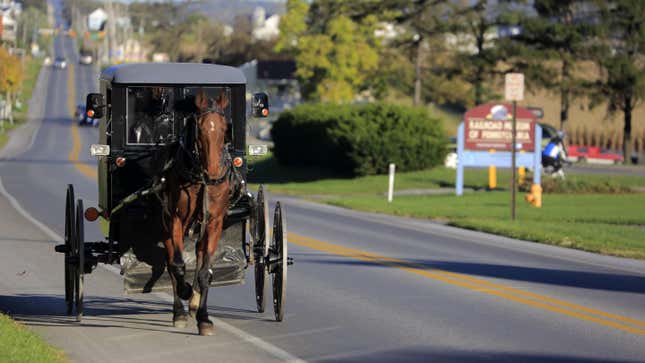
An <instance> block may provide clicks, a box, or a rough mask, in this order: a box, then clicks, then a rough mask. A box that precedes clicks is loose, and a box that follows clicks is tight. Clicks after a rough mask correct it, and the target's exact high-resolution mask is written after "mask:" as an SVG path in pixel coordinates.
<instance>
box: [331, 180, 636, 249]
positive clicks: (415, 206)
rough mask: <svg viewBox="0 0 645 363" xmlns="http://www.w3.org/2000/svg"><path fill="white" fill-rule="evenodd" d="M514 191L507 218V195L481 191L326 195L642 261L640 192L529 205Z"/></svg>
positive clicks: (348, 204) (351, 204) (547, 198)
mask: <svg viewBox="0 0 645 363" xmlns="http://www.w3.org/2000/svg"><path fill="white" fill-rule="evenodd" d="M522 197H523V194H519V195H518V201H517V219H516V220H515V221H512V220H511V219H510V193H504V192H480V193H470V194H465V195H463V196H461V197H457V196H454V195H436V196H405V197H396V198H395V199H394V201H393V202H392V203H387V201H386V200H385V198H383V197H377V196H362V197H343V198H330V199H325V200H324V202H326V203H329V204H333V205H337V206H341V207H345V208H352V209H358V210H363V211H368V212H377V213H386V214H394V215H401V216H410V217H417V218H430V219H435V220H441V221H446V222H447V223H448V224H451V225H454V226H459V227H464V228H469V229H475V230H479V231H486V232H491V233H496V234H501V235H506V236H510V237H514V238H520V239H524V240H530V241H536V242H543V243H548V244H554V245H559V246H564V247H572V248H577V249H581V250H585V251H590V252H598V253H602V254H609V255H614V256H623V257H632V258H640V259H645V194H610V195H607V194H587V195H571V194H551V195H544V196H543V207H542V208H532V207H530V206H529V205H528V204H527V203H526V202H524V200H523V199H522Z"/></svg>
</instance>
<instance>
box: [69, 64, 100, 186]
mask: <svg viewBox="0 0 645 363" xmlns="http://www.w3.org/2000/svg"><path fill="white" fill-rule="evenodd" d="M74 76H75V69H74V64H73V63H71V62H70V64H69V66H68V67H67V89H68V90H69V110H70V113H71V115H72V127H71V130H72V150H70V152H69V156H68V158H69V160H70V161H71V162H72V163H73V164H74V166H76V169H78V171H80V172H81V173H82V174H83V175H85V176H87V177H88V178H90V179H94V180H96V178H97V175H98V174H97V172H96V168H93V167H91V166H89V165H87V164H85V163H83V162H81V161H79V157H80V153H81V144H82V143H81V134H80V132H79V130H78V120H76V119H75V118H74V117H73V116H74V113H75V111H76V87H75V85H76V82H75V80H74ZM88 152H89V150H88Z"/></svg>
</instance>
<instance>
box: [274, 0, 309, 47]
mask: <svg viewBox="0 0 645 363" xmlns="http://www.w3.org/2000/svg"><path fill="white" fill-rule="evenodd" d="M308 11H309V4H307V2H305V1H304V0H287V12H286V14H285V15H284V16H282V18H281V19H280V24H279V25H278V27H279V29H280V36H279V37H278V41H277V42H276V45H275V51H276V52H278V53H283V54H286V55H290V56H295V54H296V52H297V49H298V39H299V38H300V36H302V35H303V34H305V32H306V31H307V23H306V19H307V12H308Z"/></svg>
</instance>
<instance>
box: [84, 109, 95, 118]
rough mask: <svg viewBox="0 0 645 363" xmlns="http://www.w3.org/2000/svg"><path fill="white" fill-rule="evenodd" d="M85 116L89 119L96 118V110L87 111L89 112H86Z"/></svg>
mask: <svg viewBox="0 0 645 363" xmlns="http://www.w3.org/2000/svg"><path fill="white" fill-rule="evenodd" d="M85 114H86V115H87V117H89V118H93V117H94V110H91V109H90V110H87V112H85Z"/></svg>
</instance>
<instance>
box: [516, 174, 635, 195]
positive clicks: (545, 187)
mask: <svg viewBox="0 0 645 363" xmlns="http://www.w3.org/2000/svg"><path fill="white" fill-rule="evenodd" d="M531 184H532V183H531V178H526V182H525V183H524V184H522V185H520V187H519V189H520V191H522V192H529V191H530V189H531ZM542 192H543V193H545V194H598V193H600V194H625V193H633V192H634V191H633V190H632V189H631V188H630V187H628V186H625V185H622V184H619V183H616V182H612V181H588V180H584V179H575V178H570V179H565V180H562V179H558V178H550V177H548V176H543V177H542Z"/></svg>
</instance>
